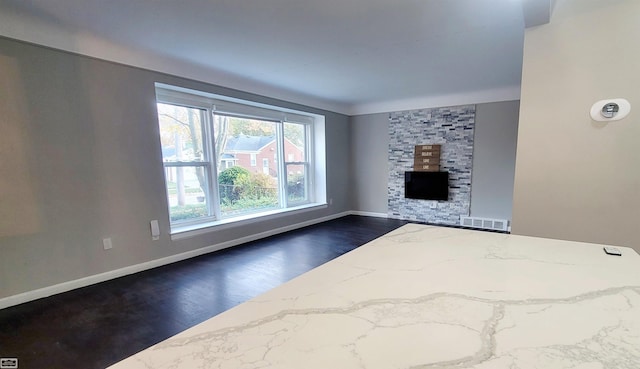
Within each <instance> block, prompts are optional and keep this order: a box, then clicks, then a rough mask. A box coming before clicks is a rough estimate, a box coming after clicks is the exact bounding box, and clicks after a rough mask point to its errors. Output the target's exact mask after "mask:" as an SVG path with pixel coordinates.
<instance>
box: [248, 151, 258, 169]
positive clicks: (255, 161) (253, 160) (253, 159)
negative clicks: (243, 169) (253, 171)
mask: <svg viewBox="0 0 640 369" xmlns="http://www.w3.org/2000/svg"><path fill="white" fill-rule="evenodd" d="M249 155H250V158H251V166H252V167H255V166H257V165H258V154H249Z"/></svg>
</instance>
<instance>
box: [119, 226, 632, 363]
mask: <svg viewBox="0 0 640 369" xmlns="http://www.w3.org/2000/svg"><path fill="white" fill-rule="evenodd" d="M621 249H622V250H623V256H621V257H616V256H609V255H606V254H605V253H604V252H603V251H602V245H595V244H587V243H577V242H568V241H558V240H549V239H540V238H533V237H523V236H514V235H505V234H498V233H486V232H480V231H470V230H461V229H452V228H444V227H433V226H424V225H417V224H408V225H406V226H403V227H401V228H399V229H398V230H396V231H393V232H391V233H389V234H387V235H385V236H383V237H381V238H379V239H377V240H374V241H372V242H370V243H369V244H367V245H365V246H362V247H360V248H358V249H356V250H354V251H352V252H350V253H348V254H346V255H343V256H342V257H340V258H338V259H335V260H333V261H331V262H329V263H327V264H324V265H322V266H320V267H318V268H316V269H314V270H312V271H310V272H308V273H306V274H304V275H302V276H300V277H298V278H296V279H294V280H292V281H290V282H288V283H286V284H284V285H282V286H280V287H278V288H275V289H273V290H271V291H269V292H267V293H266V294H264V295H261V296H259V297H257V298H255V299H253V300H251V301H249V302H246V303H244V304H241V305H239V306H237V307H236V308H233V309H231V310H228V311H226V312H224V313H222V314H220V315H218V316H216V317H214V318H212V319H210V320H208V321H206V322H204V323H201V324H199V325H197V326H195V327H193V328H191V329H188V330H186V331H184V332H182V333H180V334H178V335H176V336H174V337H172V338H170V339H168V340H166V341H164V342H161V343H159V344H157V345H155V346H152V347H150V348H148V349H147V350H144V351H142V352H140V353H138V354H136V355H134V356H132V357H130V358H128V359H126V360H124V361H122V362H120V363H118V364H116V365H114V366H113V367H112V368H114V369H123V368H219V369H222V368H371V369H378V368H380V369H382V368H415V369H418V368H456V369H459V368H479V369H480V368H482V369H492V368H509V369H528V368H531V369H533V368H567V369H568V368H572V369H574V368H577V369H591V368H593V369H596V368H616V369H631V368H634V369H636V368H640V256H639V255H638V254H637V253H635V251H633V250H632V249H630V248H621Z"/></svg>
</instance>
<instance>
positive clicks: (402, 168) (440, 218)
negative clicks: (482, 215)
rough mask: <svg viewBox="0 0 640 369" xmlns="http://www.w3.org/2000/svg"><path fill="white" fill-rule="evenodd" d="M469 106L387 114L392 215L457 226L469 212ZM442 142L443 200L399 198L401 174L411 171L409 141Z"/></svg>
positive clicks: (471, 115)
mask: <svg viewBox="0 0 640 369" xmlns="http://www.w3.org/2000/svg"><path fill="white" fill-rule="evenodd" d="M475 110H476V107H475V105H465V106H456V107H445V108H430V109H419V110H409V111H402V112H393V113H390V114H389V181H388V182H389V183H388V191H389V193H388V194H389V206H388V215H389V216H390V217H392V218H399V219H406V220H413V221H418V222H425V223H434V224H448V225H458V224H459V222H460V215H469V207H470V204H471V170H472V163H473V134H474V126H475ZM428 144H440V145H442V152H441V159H440V170H441V171H446V172H449V200H448V201H431V200H417V199H406V198H405V197H404V172H406V171H411V170H413V155H414V146H415V145H428Z"/></svg>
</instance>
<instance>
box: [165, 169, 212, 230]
mask: <svg viewBox="0 0 640 369" xmlns="http://www.w3.org/2000/svg"><path fill="white" fill-rule="evenodd" d="M164 170H165V173H164V175H165V179H166V182H167V195H168V197H169V217H170V218H171V221H172V222H176V221H184V220H189V219H197V218H203V217H208V216H210V215H211V214H210V212H209V207H208V204H209V201H210V200H209V198H208V195H207V193H208V191H207V190H206V189H207V188H208V183H207V175H206V170H207V168H206V167H165V168H164Z"/></svg>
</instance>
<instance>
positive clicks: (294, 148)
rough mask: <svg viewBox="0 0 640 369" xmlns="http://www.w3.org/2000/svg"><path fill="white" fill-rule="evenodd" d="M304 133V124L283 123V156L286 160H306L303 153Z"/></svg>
mask: <svg viewBox="0 0 640 369" xmlns="http://www.w3.org/2000/svg"><path fill="white" fill-rule="evenodd" d="M305 133H306V132H305V125H304V124H297V123H285V124H284V158H285V159H286V161H306V158H305V155H304V154H305V153H304V148H305V145H306V142H305V141H306V134H305Z"/></svg>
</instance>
